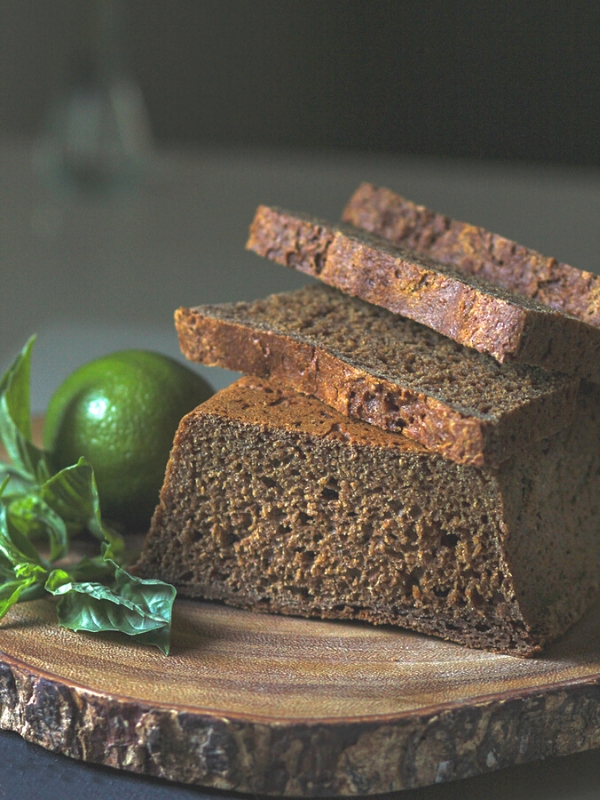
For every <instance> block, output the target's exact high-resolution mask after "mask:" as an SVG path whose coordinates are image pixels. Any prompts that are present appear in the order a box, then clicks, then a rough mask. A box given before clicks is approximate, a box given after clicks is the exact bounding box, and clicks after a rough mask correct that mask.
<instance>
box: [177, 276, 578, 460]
mask: <svg viewBox="0 0 600 800" xmlns="http://www.w3.org/2000/svg"><path fill="white" fill-rule="evenodd" d="M313 289H318V290H319V292H324V291H325V290H324V289H321V288H320V287H310V289H304V290H301V291H300V292H298V293H296V294H297V295H298V302H302V300H303V299H308V298H307V297H306V296H307V295H308V293H311V290H313ZM327 291H328V292H331V291H332V290H327ZM312 294H315V292H314V291H313V292H312ZM282 297H284V296H282ZM285 297H293V295H287V296H285ZM347 300H348V302H351V301H350V300H349V299H347ZM352 302H354V303H358V301H352ZM229 308H231V309H232V312H230V313H235V310H236V309H238V308H239V309H240V313H239V315H238V317H239V318H240V319H239V321H233V320H231V319H224V318H223V317H221V316H219V310H220V309H229ZM380 313H381V314H384V313H386V312H380ZM251 320H252V306H248V305H247V304H241V303H239V304H232V305H231V306H202V307H198V308H192V309H186V308H180V309H179V310H178V311H177V312H176V314H175V324H176V328H177V332H178V335H179V343H180V346H181V350H182V352H183V354H184V355H185V356H186V358H189V359H190V360H191V361H196V362H199V363H203V364H207V365H209V366H219V367H224V368H226V369H232V370H236V371H239V372H243V373H246V374H249V375H255V376H257V377H262V378H275V379H276V380H279V381H283V382H284V383H286V384H287V385H288V386H291V387H292V388H293V389H295V390H296V391H299V392H302V393H304V394H307V395H313V396H315V397H318V398H319V399H320V400H322V401H323V402H325V403H327V404H328V405H330V406H332V407H333V408H336V409H337V410H338V411H341V412H342V413H344V414H347V415H350V416H354V417H357V418H359V419H362V420H364V421H366V422H369V423H371V424H374V425H377V426H379V427H381V428H384V429H387V430H395V431H402V433H403V434H404V435H405V436H407V437H409V438H410V439H415V440H416V441H418V442H420V443H421V444H423V445H424V446H425V447H427V448H428V449H429V450H432V451H435V452H438V453H441V454H442V455H444V456H445V457H446V458H449V459H451V460H452V461H455V462H457V463H459V464H473V465H476V466H483V465H484V464H487V465H494V464H499V463H501V462H502V461H504V460H505V459H506V458H508V457H509V456H510V455H511V454H512V453H513V452H515V450H518V449H522V448H525V447H527V445H528V444H529V443H530V442H532V441H535V440H537V439H541V438H544V437H547V436H550V435H552V434H554V433H556V432H557V431H558V430H560V429H561V428H563V427H565V426H566V425H568V424H569V423H570V422H571V420H572V418H573V411H574V408H575V399H576V393H577V381H573V380H569V379H568V378H566V377H564V379H563V380H560V381H558V382H554V383H553V384H552V385H550V379H549V378H548V384H549V385H548V386H547V387H544V391H543V392H542V391H538V392H536V393H534V392H531V396H530V397H527V399H526V400H525V399H524V400H523V402H521V403H520V404H519V405H516V404H515V405H514V406H513V407H511V408H510V409H509V410H504V409H502V411H500V412H498V413H499V416H498V417H496V418H490V416H488V418H481V417H477V416H476V415H475V413H471V414H469V413H468V412H467V410H466V409H465V406H463V408H461V409H458V408H456V406H455V405H453V404H452V403H448V402H444V401H443V399H440V398H439V397H437V398H436V397H434V396H432V395H431V394H429V393H427V392H425V391H418V390H417V389H416V388H415V387H414V385H411V384H409V383H408V382H405V383H404V384H403V383H402V381H401V378H399V379H398V382H392V381H390V380H386V379H385V378H384V377H382V376H380V375H376V374H373V373H372V372H370V371H369V368H368V365H365V366H361V365H359V364H357V363H354V364H352V363H349V362H348V361H347V360H345V359H344V358H343V357H342V356H341V355H340V354H339V353H336V352H332V351H330V350H328V349H326V348H324V347H318V346H315V345H314V343H312V342H311V341H310V340H309V338H308V337H307V336H304V337H303V336H302V335H300V334H298V335H294V334H293V333H292V334H290V333H287V334H281V333H279V332H277V331H274V330H267V329H265V327H264V325H263V326H259V325H253V324H252V321H251ZM406 324H407V325H411V326H413V329H412V330H414V328H415V327H416V326H414V323H406ZM422 330H425V329H422ZM429 336H430V337H431V336H435V334H429ZM439 338H440V339H441V338H442V337H439ZM398 339H399V344H398V346H402V340H401V338H400V337H398ZM405 346H408V345H405ZM454 347H456V346H454ZM457 349H458V348H457ZM463 352H464V353H465V354H466V355H465V358H468V359H469V360H470V361H473V360H474V359H476V360H477V361H479V360H480V359H484V358H486V357H485V356H475V354H472V353H471V352H470V351H463ZM442 356H443V354H442ZM506 369H510V370H512V369H514V368H512V367H506ZM523 369H526V368H525V367H521V368H519V370H520V371H519V372H518V373H516V374H515V378H514V379H515V382H517V381H519V380H520V378H522V374H521V373H522V370H523ZM534 369H535V368H532V370H534ZM540 372H541V371H540ZM534 374H535V373H534ZM544 376H545V374H544ZM477 378H478V375H477V373H476V371H475V370H473V381H476V380H477ZM465 405H466V404H465Z"/></svg>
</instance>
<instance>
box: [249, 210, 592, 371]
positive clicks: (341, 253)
mask: <svg viewBox="0 0 600 800" xmlns="http://www.w3.org/2000/svg"><path fill="white" fill-rule="evenodd" d="M246 246H247V248H248V249H250V250H253V251H254V252H256V253H257V254H259V255H261V256H265V257H267V258H269V259H271V260H272V261H275V262H277V263H280V264H283V265H285V266H288V267H292V268H295V269H298V270H300V271H301V272H305V273H306V274H309V275H312V276H313V277H315V278H318V279H319V280H321V281H323V282H324V283H326V284H329V285H330V286H335V287H336V288H338V289H341V290H342V291H343V292H345V293H346V294H349V295H352V296H355V297H360V298H361V299H363V300H367V301H368V302H370V303H374V304H375V305H378V306H381V307H383V308H387V309H388V310H390V311H393V312H394V313H397V314H402V315H403V316H405V317H408V318H409V319H413V320H415V321H417V322H420V323H422V324H423V325H427V326H428V327H430V328H432V329H433V330H436V331H438V332H439V333H442V334H443V335H444V336H447V337H449V338H451V339H453V340H454V341H456V342H459V343H460V344H463V345H465V346H467V347H472V348H474V349H475V350H478V351H479V352H483V353H489V354H490V355H492V356H493V357H494V358H495V359H496V360H497V361H499V362H500V363H504V362H506V361H516V362H521V363H526V364H534V365H538V366H541V367H545V368H547V369H557V370H559V371H561V372H565V373H568V374H572V375H576V376H577V377H580V378H584V379H587V380H592V381H596V382H600V329H598V328H594V327H592V326H590V325H587V324H585V323H582V322H581V321H580V320H578V319H576V318H575V317H572V316H569V315H566V314H563V313H561V312H558V311H554V310H552V309H549V308H547V307H546V306H544V305H542V304H541V303H537V302H536V301H535V300H530V299H528V298H526V297H519V296H516V295H514V294H512V293H510V292H508V291H506V290H504V289H502V288H501V287H498V286H494V285H492V284H489V283H487V282H486V281H484V280H482V279H480V278H479V277H477V276H472V275H466V274H465V273H462V272H460V271H458V270H456V269H455V268H454V267H452V266H449V265H445V264H441V263H439V262H436V261H432V260H430V259H427V258H424V257H422V256H418V255H416V254H414V253H410V252H408V251H405V250H401V249H400V248H398V247H396V246H395V245H393V244H391V243H389V242H388V241H386V240H385V239H383V238H381V237H379V236H375V235H373V234H370V233H367V232H364V231H361V230H360V229H358V228H355V227H354V226H350V225H345V224H341V225H335V224H331V223H328V222H325V221H324V220H319V219H316V218H313V217H309V216H306V215H303V214H299V213H296V212H289V211H284V210H282V209H277V208H269V207H267V206H260V207H259V208H258V210H257V212H256V215H255V217H254V221H253V222H252V225H251V227H250V236H249V239H248V242H247V245H246Z"/></svg>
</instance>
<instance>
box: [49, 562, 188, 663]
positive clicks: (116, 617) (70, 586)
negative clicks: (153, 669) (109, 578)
mask: <svg viewBox="0 0 600 800" xmlns="http://www.w3.org/2000/svg"><path fill="white" fill-rule="evenodd" d="M109 563H111V565H112V566H113V567H114V570H115V582H114V584H113V586H112V587H108V586H104V585H102V584H100V583H91V582H81V583H76V582H74V581H72V580H71V579H70V576H69V575H68V573H66V572H64V570H54V571H53V572H52V573H51V574H50V576H49V577H48V580H47V581H46V584H45V588H46V590H47V591H49V592H50V593H51V594H53V595H56V596H58V597H60V600H59V603H58V607H57V611H58V621H59V624H60V625H62V626H63V627H66V628H69V629H70V630H75V631H80V630H84V631H90V632H93V633H97V632H101V631H120V632H121V633H125V634H127V635H128V636H132V637H134V638H135V639H136V640H137V641H139V642H141V643H142V644H151V645H155V646H156V647H158V648H159V649H160V650H161V651H162V652H163V653H165V655H166V654H167V653H168V652H169V635H170V632H171V614H172V609H173V601H174V599H175V594H176V590H175V588H174V587H173V586H171V585H169V584H166V583H163V582H162V581H157V580H142V579H141V578H136V577H135V576H133V575H129V573H128V572H126V571H125V570H123V569H121V568H120V567H119V566H118V565H117V564H116V563H115V562H114V561H112V560H109Z"/></svg>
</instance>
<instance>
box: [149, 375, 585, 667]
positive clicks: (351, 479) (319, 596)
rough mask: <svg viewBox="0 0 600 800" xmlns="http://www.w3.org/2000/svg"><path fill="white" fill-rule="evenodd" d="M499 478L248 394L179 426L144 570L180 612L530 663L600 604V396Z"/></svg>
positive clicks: (335, 418)
mask: <svg viewBox="0 0 600 800" xmlns="http://www.w3.org/2000/svg"><path fill="white" fill-rule="evenodd" d="M578 403H579V412H578V414H577V418H576V421H575V423H574V424H573V425H572V426H570V427H569V428H567V429H565V430H563V431H561V432H559V433H557V434H556V435H555V436H553V437H550V438H548V439H544V440H541V441H539V442H536V443H535V444H533V445H531V446H530V448H529V449H528V450H527V451H526V452H523V453H521V454H519V455H515V456H514V457H513V458H511V459H509V460H507V461H505V462H504V463H503V464H502V465H501V466H500V468H498V469H479V468H476V467H465V466H460V465H458V464H455V463H454V462H452V461H448V460H447V459H445V458H443V457H442V456H440V455H438V454H436V453H432V452H430V451H427V450H426V449H425V448H424V447H422V446H421V445H419V444H417V443H416V442H413V441H412V440H410V439H407V438H406V437H405V436H402V435H401V434H398V433H390V432H386V431H383V430H380V429H379V428H375V427H373V426H371V425H368V424H367V423H364V422H360V421H356V420H352V419H350V418H348V417H345V416H344V415H342V414H340V413H339V412H337V411H335V410H334V409H332V408H330V407H329V406H326V405H324V404H323V403H321V402H320V401H319V400H317V399H315V398H312V397H306V396H304V395H301V394H298V393H296V392H293V391H292V390H290V389H285V388H282V387H281V386H279V385H277V384H276V383H274V382H272V383H269V382H267V381H264V380H260V379H255V378H243V379H242V380H241V381H239V382H238V383H236V384H234V385H233V386H231V387H229V388H228V389H225V390H223V391H222V392H220V393H218V394H217V395H215V396H213V397H212V398H211V399H210V400H208V401H207V402H206V403H204V404H203V405H201V406H199V407H198V408H197V409H196V410H194V411H193V412H192V413H191V414H189V415H188V416H186V417H184V419H183V420H182V422H181V424H180V426H179V429H178V432H177V434H176V437H175V442H174V446H173V450H172V453H171V457H170V460H169V464H168V467H167V472H166V477H165V482H164V486H163V488H162V491H161V496H160V504H159V506H158V507H157V509H156V512H155V514H154V518H153V521H152V525H151V529H150V532H149V534H148V536H147V539H146V543H145V546H144V549H143V552H142V555H141V559H140V561H139V562H138V565H137V567H136V572H137V573H138V574H139V575H141V576H155V577H159V578H162V579H164V580H167V581H169V582H171V583H173V584H175V586H177V588H178V590H179V591H180V593H181V594H182V595H184V596H187V597H203V598H208V599H213V600H221V601H224V602H226V603H229V604H231V605H236V606H240V607H243V608H250V609H254V610H257V611H271V612H280V613H286V614H296V615H301V616H306V617H320V618H330V619H346V620H363V621H366V622H371V623H376V624H393V625H399V626H402V627H406V628H412V629H414V630H417V631H421V632H423V633H429V634H434V635H436V636H441V637H443V638H446V639H450V640H452V641H455V642H460V643H462V644H465V645H469V646H472V647H481V648H488V649H491V650H494V651H497V652H501V653H508V654H514V655H525V656H527V655H532V654H533V653H535V652H536V651H538V650H539V649H540V648H541V647H542V646H543V645H544V644H545V643H547V642H549V641H550V640H552V639H554V638H555V637H557V636H558V635H559V634H561V633H562V632H563V631H564V630H565V629H566V628H568V627H569V626H570V625H571V624H572V623H573V622H575V621H576V620H577V619H578V617H580V616H581V614H582V613H583V612H584V611H585V610H586V608H587V607H588V606H589V605H590V603H591V601H592V600H593V598H594V597H595V596H596V595H597V593H598V585H599V578H600V536H599V533H600V531H599V528H600V485H599V484H600V389H599V388H598V387H592V385H591V384H587V385H586V386H585V387H583V389H582V390H581V392H580V396H579V400H578Z"/></svg>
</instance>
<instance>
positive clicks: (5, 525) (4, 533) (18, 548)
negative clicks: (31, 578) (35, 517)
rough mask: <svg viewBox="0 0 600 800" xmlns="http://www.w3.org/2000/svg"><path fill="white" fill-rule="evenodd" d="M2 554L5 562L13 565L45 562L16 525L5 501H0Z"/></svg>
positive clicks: (0, 549)
mask: <svg viewBox="0 0 600 800" xmlns="http://www.w3.org/2000/svg"><path fill="white" fill-rule="evenodd" d="M0 554H1V555H2V556H4V564H6V562H8V563H9V564H10V565H12V566H13V567H15V566H18V565H20V564H26V563H31V564H37V565H40V566H41V565H44V564H45V561H44V559H43V558H42V557H41V556H40V554H39V553H38V551H37V550H36V548H35V546H34V545H33V544H32V542H31V541H30V540H29V538H28V537H27V536H26V535H24V534H23V533H22V532H21V531H20V530H19V529H18V528H15V527H14V525H13V524H12V522H11V518H10V514H9V513H8V512H7V509H6V506H5V505H4V503H0Z"/></svg>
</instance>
